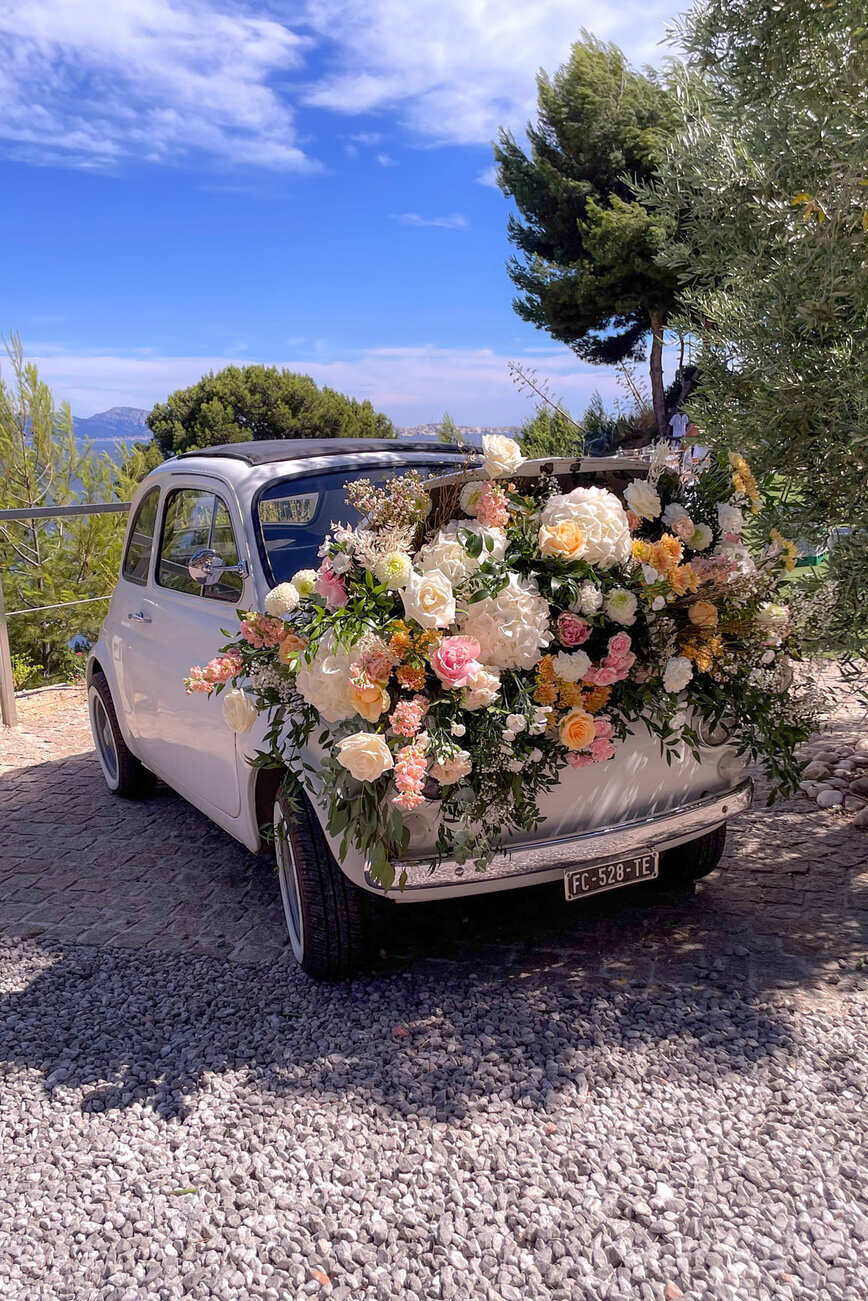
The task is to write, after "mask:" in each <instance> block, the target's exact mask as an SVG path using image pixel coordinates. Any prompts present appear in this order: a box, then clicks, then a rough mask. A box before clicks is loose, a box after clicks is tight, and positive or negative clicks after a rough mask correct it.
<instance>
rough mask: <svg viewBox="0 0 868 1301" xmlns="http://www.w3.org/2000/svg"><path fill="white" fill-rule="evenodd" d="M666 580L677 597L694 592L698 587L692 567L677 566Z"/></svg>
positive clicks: (697, 580)
mask: <svg viewBox="0 0 868 1301" xmlns="http://www.w3.org/2000/svg"><path fill="white" fill-rule="evenodd" d="M668 578H669V582H670V583H671V584H672V587H673V590H674V591H675V592H677V593H678V595H679V596H683V595H684V593H685V592H695V591H696V589H697V587H698V586H699V579H698V578H697V577H696V574H695V573H694V572H693V567H692V565H679V566H678V567H677V568H676V569H673V570H672V572H671V573H670V574H669V575H668Z"/></svg>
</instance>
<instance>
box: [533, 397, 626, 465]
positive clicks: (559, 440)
mask: <svg viewBox="0 0 868 1301" xmlns="http://www.w3.org/2000/svg"><path fill="white" fill-rule="evenodd" d="M627 423H628V422H627V421H626V419H625V418H624V417H623V416H620V415H618V414H616V413H615V412H611V411H607V410H606V408H605V406H604V405H603V399H602V398H601V397H600V394H599V393H594V394H592V396H591V400H590V402H589V403H588V406H587V408H586V410H585V414H584V415H583V416H582V418H581V420H578V421H576V420H573V418H572V417H571V416H570V415H569V413H568V412H566V411H564V410H563V409H562V408H560V407H553V406H551V405H549V404H547V403H544V402H541V403H540V404H539V405H538V407H537V409H536V411H535V412H534V414H533V415H532V416H531V417H530V419H529V420H526V421H525V423H524V424H523V425H522V427H521V429H520V430H519V434H518V441H519V442H520V443H521V450H522V452H523V453H524V455H525V456H526V457H528V458H533V459H537V458H539V457H543V456H576V457H579V456H584V455H592V456H601V455H606V454H607V453H608V452H611V451H613V450H614V448H615V447H617V445H618V444H619V443H620V442H621V440H622V438H623V434H624V430H625V428H626V427H627Z"/></svg>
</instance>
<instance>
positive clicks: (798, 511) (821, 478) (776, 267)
mask: <svg viewBox="0 0 868 1301" xmlns="http://www.w3.org/2000/svg"><path fill="white" fill-rule="evenodd" d="M677 37H678V39H679V41H680V43H681V45H682V46H683V48H684V50H685V52H686V55H687V66H686V67H685V68H684V69H683V70H681V71H680V72H679V73H678V76H677V92H678V97H679V103H680V110H681V114H682V125H681V128H680V130H679V132H678V136H677V140H676V141H675V143H674V145H673V146H672V147H671V149H670V152H669V154H668V157H667V158H666V159H665V161H664V162H663V163H662V164H661V167H660V176H659V180H658V181H657V183H656V187H652V188H651V189H649V190H647V191H646V193H645V195H644V198H645V199H646V200H647V201H652V200H653V194H654V191H655V189H656V200H657V202H658V205H659V208H660V210H661V211H665V212H670V213H671V212H673V211H675V212H677V216H678V227H679V238H678V242H677V243H676V244H673V245H671V246H670V247H669V248H668V250H666V252H665V254H664V260H665V262H666V265H667V266H668V267H669V268H670V269H671V270H672V271H673V272H675V273H676V274H677V275H678V276H679V278H680V281H681V284H682V289H681V293H680V298H681V302H682V303H683V307H684V311H683V319H682V321H681V322H680V324H681V325H682V326H683V327H684V328H686V329H688V330H690V331H691V332H692V334H693V335H694V337H695V338H696V339H697V341H698V345H699V347H698V357H697V360H698V363H699V366H700V368H701V372H702V384H701V387H700V389H698V390H697V391H696V392H695V393H694V395H693V396H692V397H691V398H690V400H689V403H688V409H689V411H690V414H691V416H692V418H693V419H694V420H695V421H696V422H697V423H698V424H699V425H700V427H701V428H702V429H703V431H704V437H705V439H707V440H709V441H712V442H715V443H717V444H718V445H722V446H723V447H726V448H738V449H740V450H742V451H744V452H745V454H746V455H747V456H748V457H749V459H750V460H751V461H752V463H753V466H754V469H755V471H756V472H757V474H758V475H760V476H763V477H771V476H772V475H774V476H775V483H776V484H777V485H782V491H780V493H779V500H778V505H779V521H778V522H779V524H780V526H781V527H782V528H783V530H784V531H785V532H787V533H789V534H790V536H794V537H796V538H806V539H816V540H821V539H822V538H824V537H825V535H826V533H827V531H828V530H829V529H830V528H831V527H834V526H839V525H845V526H851V527H852V528H853V529H854V530H856V532H855V534H854V539H853V542H852V544H851V545H849V546H847V547H846V548H841V549H839V550H837V551H835V552H833V554H832V557H831V558H830V564H829V568H828V571H827V574H828V577H829V579H830V580H831V585H829V586H827V587H826V589H825V591H826V599H825V601H823V602H819V601H818V600H817V599H816V598H817V592H816V588H817V581H818V580H817V576H816V575H812V576H810V577H809V578H807V579H806V580H805V583H804V585H803V586H804V589H805V592H804V596H805V599H804V601H803V602H802V607H803V609H805V610H808V609H811V608H812V609H813V610H814V612H815V613H814V615H813V616H811V617H812V618H813V619H814V620H815V622H814V630H815V633H816V634H817V638H816V639H817V641H818V643H825V645H826V646H828V647H829V648H831V649H837V650H839V651H843V652H850V653H862V654H864V653H865V651H866V649H868V625H866V621H865V617H864V611H865V608H866V604H868V501H866V491H865V483H866V470H868V371H866V367H865V364H864V361H865V346H866V342H868V338H866V335H868V331H866V321H868V275H866V262H865V258H866V225H868V215H866V210H868V190H866V183H868V182H866V172H865V162H864V159H865V100H864V95H865V67H866V60H868V35H866V26H865V12H864V7H863V6H862V5H861V4H858V3H856V2H855V0H828V3H824V4H816V3H814V0H790V2H789V3H788V4H786V5H784V6H775V7H771V8H770V7H769V5H768V4H766V3H765V0H709V2H708V3H704V4H702V5H701V6H695V7H694V8H693V9H692V10H691V11H690V12H689V13H688V14H687V15H686V17H685V18H684V20H683V21H682V23H681V25H680V27H679V29H678V31H677ZM797 599H798V594H797ZM821 609H822V616H821V617H818V612H819V611H820V610H821Z"/></svg>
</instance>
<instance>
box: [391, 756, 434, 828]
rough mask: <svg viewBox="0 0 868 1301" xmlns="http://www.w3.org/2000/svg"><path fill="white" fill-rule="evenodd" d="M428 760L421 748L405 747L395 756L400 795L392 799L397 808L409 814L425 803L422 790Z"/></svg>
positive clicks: (397, 784)
mask: <svg viewBox="0 0 868 1301" xmlns="http://www.w3.org/2000/svg"><path fill="white" fill-rule="evenodd" d="M427 766H428V760H427V759H426V758H425V753H424V751H423V750H422V748H421V746H419V745H416V744H413V745H405V746H404V748H403V750H399V751H398V753H397V755H396V756H395V774H394V775H395V785H396V786H397V788H398V794H397V795H395V796H394V797H393V799H392V803H393V804H394V805H395V807H396V808H398V809H402V810H403V811H404V812H405V813H409V812H410V810H411V809H416V808H418V807H419V805H420V804H424V803H425V796H424V795H423V794H422V788H423V787H424V785H425V770H426V768H427Z"/></svg>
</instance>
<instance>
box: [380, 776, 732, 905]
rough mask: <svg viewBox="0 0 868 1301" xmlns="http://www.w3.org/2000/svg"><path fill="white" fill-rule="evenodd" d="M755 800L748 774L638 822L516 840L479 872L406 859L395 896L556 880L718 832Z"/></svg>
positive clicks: (400, 867)
mask: <svg viewBox="0 0 868 1301" xmlns="http://www.w3.org/2000/svg"><path fill="white" fill-rule="evenodd" d="M752 800H753V782H752V781H751V780H750V779H749V778H746V779H745V780H744V781H742V782H740V783H739V785H738V786H735V787H733V789H732V790H730V791H725V792H724V793H723V794H718V795H711V796H706V797H705V798H704V799H701V800H696V801H694V802H693V803H691V804H682V805H681V806H680V807H679V808H676V809H669V810H668V811H667V812H665V813H656V814H653V815H651V816H650V817H647V818H640V819H638V820H636V821H635V822H626V823H623V824H621V825H616V826H608V827H595V828H594V829H593V831H584V832H581V833H580V834H579V835H577V836H564V837H559V838H558V839H553V840H537V841H533V842H531V843H529V844H526V845H515V846H513V847H512V848H511V849H510V850H508V851H505V852H504V853H502V854H497V855H496V856H495V858H494V859H493V860H492V862H491V864H490V865H489V867H488V868H486V870H485V871H484V872H477V871H476V870H475V869H474V867H473V864H472V863H466V864H461V863H455V862H451V861H448V860H447V861H445V862H443V863H441V864H440V865H439V867H437V868H436V869H435V870H434V871H433V872H432V871H431V869H430V866H429V860H428V859H424V858H422V859H408V860H404V861H403V862H401V863H399V864H398V865H397V867H398V871H399V872H400V871H402V870H403V871H405V872H406V873H407V884H406V886H405V888H404V890H402V891H396V892H395V893H394V894H393V896H392V897H393V898H395V899H397V900H399V901H400V899H401V898H402V896H403V897H407V896H408V895H413V894H417V893H418V892H420V891H426V890H437V891H440V890H449V889H455V888H456V887H457V888H458V890H459V892H460V893H465V892H467V893H470V892H474V888H475V889H476V890H480V889H481V890H490V889H501V890H502V889H504V888H506V889H508V888H509V887H510V886H518V885H532V884H534V883H535V882H536V881H543V880H546V879H550V880H555V879H556V878H557V877H558V876H560V875H561V874H562V873H563V872H564V870H565V869H566V868H568V867H577V866H581V865H582V864H585V863H594V862H599V861H600V860H602V859H606V858H616V857H627V855H630V854H637V853H642V852H645V851H657V852H661V851H662V850H664V849H669V848H671V847H673V846H675V845H678V844H682V843H683V842H684V841H687V840H693V839H695V838H696V837H697V836H701V835H703V834H704V833H705V832H707V831H713V830H714V828H715V827H719V826H720V824H721V823H722V822H726V820H727V818H731V817H734V816H735V814H736V813H742V812H743V811H744V810H745V809H748V808H750V806H751V802H752ZM528 878H530V879H528ZM461 887H463V889H461Z"/></svg>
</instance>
